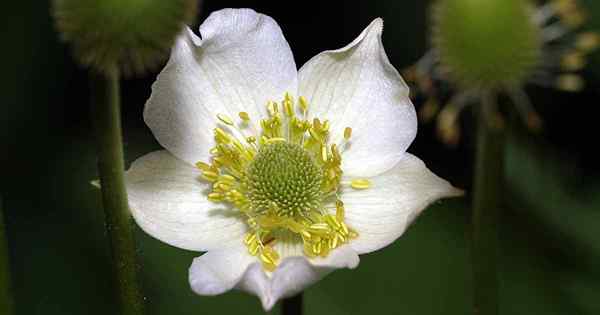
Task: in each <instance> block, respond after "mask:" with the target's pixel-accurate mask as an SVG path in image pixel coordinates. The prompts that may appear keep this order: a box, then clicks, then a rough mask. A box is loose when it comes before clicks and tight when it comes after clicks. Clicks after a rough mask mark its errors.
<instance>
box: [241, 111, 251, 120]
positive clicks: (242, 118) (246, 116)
mask: <svg viewBox="0 0 600 315" xmlns="http://www.w3.org/2000/svg"><path fill="white" fill-rule="evenodd" d="M238 116H239V117H240V119H241V120H243V121H244V122H248V121H250V115H248V113H246V112H240V113H239V114H238Z"/></svg>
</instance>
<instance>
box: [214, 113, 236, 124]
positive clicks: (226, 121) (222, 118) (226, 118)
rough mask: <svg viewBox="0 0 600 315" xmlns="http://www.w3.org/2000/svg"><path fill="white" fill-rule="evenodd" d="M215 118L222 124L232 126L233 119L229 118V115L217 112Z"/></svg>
mask: <svg viewBox="0 0 600 315" xmlns="http://www.w3.org/2000/svg"><path fill="white" fill-rule="evenodd" d="M217 118H218V119H219V120H220V121H221V122H222V123H224V124H226V125H229V126H233V120H231V118H229V116H227V115H223V114H217Z"/></svg>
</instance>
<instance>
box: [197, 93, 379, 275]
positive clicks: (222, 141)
mask: <svg viewBox="0 0 600 315" xmlns="http://www.w3.org/2000/svg"><path fill="white" fill-rule="evenodd" d="M307 109H308V102H307V101H306V99H305V98H303V97H300V98H299V99H298V102H297V103H296V102H295V100H294V99H293V98H292V97H291V96H290V95H289V94H287V93H286V95H285V97H284V99H283V100H282V101H281V103H277V102H273V101H269V102H268V103H267V112H268V117H266V118H264V119H261V120H260V123H259V126H260V132H259V133H255V134H253V135H249V136H245V137H244V138H238V137H237V136H234V134H233V133H232V132H231V131H232V130H237V131H238V132H237V133H238V134H242V133H244V132H248V131H252V130H251V129H254V127H253V125H254V123H253V121H252V120H251V119H250V115H249V114H248V113H246V112H240V113H239V114H238V116H239V118H240V119H241V121H240V122H238V123H236V122H235V121H234V120H233V119H232V118H230V117H229V116H227V115H223V114H219V115H217V119H218V120H219V121H220V123H221V126H220V127H217V128H215V129H214V132H215V143H216V146H215V147H214V148H212V149H211V150H210V153H211V156H212V158H211V161H210V164H209V163H205V162H198V163H197V164H196V165H197V167H198V168H199V169H200V170H202V177H203V178H204V179H205V180H207V181H208V182H211V183H212V190H211V192H209V193H208V196H207V198H208V200H210V201H212V202H216V203H221V202H223V203H228V204H230V205H232V206H233V207H235V208H237V209H238V210H239V211H240V213H241V214H243V215H244V216H245V217H246V222H247V224H248V233H247V234H246V236H245V238H244V244H245V245H246V246H247V247H248V253H250V255H253V256H256V257H257V258H258V259H259V260H260V261H261V262H262V265H263V268H264V269H265V270H267V271H273V270H275V268H277V265H278V264H279V261H280V258H281V257H280V255H279V250H278V249H277V248H278V246H279V245H278V244H279V243H282V244H286V243H287V242H288V241H289V240H290V239H292V240H294V241H295V243H296V244H298V245H301V246H302V247H303V249H302V250H303V253H304V255H306V256H307V257H310V258H313V257H326V256H327V255H328V254H329V253H330V252H331V251H332V250H335V249H336V248H338V247H339V246H342V245H343V244H346V243H348V242H349V241H350V240H352V239H354V238H356V237H357V236H358V233H357V232H356V231H355V230H353V229H352V228H351V227H349V226H347V225H346V223H345V222H344V220H345V219H344V217H345V210H344V203H343V202H342V200H340V194H339V192H340V187H341V185H342V169H341V165H342V156H341V152H340V149H339V148H338V144H336V143H334V144H329V143H328V137H329V127H330V124H329V121H327V120H325V121H321V120H319V119H318V118H313V119H312V121H311V120H309V119H308V118H307ZM351 135H352V129H351V128H349V127H347V128H346V129H345V130H344V142H342V143H340V145H342V146H343V145H345V144H346V142H348V141H349V139H350V137H351ZM346 185H348V186H350V187H352V188H353V189H368V188H369V187H370V182H369V181H368V180H366V179H354V180H352V181H351V182H350V183H346ZM281 246H287V245H281Z"/></svg>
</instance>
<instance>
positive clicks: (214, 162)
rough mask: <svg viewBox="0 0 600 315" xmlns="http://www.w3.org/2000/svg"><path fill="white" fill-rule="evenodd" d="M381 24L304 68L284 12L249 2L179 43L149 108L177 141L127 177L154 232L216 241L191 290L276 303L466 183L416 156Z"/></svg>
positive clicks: (174, 239)
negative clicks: (279, 17)
mask: <svg viewBox="0 0 600 315" xmlns="http://www.w3.org/2000/svg"><path fill="white" fill-rule="evenodd" d="M382 28H383V22H382V20H381V19H375V20H374V21H373V22H372V23H371V24H370V25H369V26H367V28H366V29H365V30H364V31H363V32H362V33H361V34H360V35H359V36H358V37H357V38H356V39H355V40H354V41H352V42H351V43H350V44H349V45H347V46H345V47H343V48H341V49H337V50H331V51H325V52H323V53H321V54H319V55H317V56H316V57H314V58H312V59H311V60H310V61H308V62H307V63H306V64H305V65H304V66H303V67H302V68H301V69H300V70H297V69H296V64H295V62H294V59H293V56H292V52H291V50H290V47H289V45H288V43H287V42H286V40H285V38H284V37H283V34H282V32H281V29H280V28H279V26H278V25H277V23H276V22H275V21H274V20H273V19H272V18H270V17H268V16H266V15H262V14H258V13H256V12H254V11H252V10H249V9H226V10H221V11H217V12H214V13H212V14H211V15H210V16H209V17H208V18H207V20H206V21H205V22H204V23H203V24H202V25H201V26H200V35H201V37H198V36H196V35H195V34H194V33H193V32H192V31H191V30H189V29H186V30H185V31H184V32H183V34H181V36H180V37H179V38H178V40H177V41H176V44H175V46H174V47H173V49H172V53H171V58H170V60H169V62H168V63H167V65H166V67H165V68H164V70H162V72H161V73H160V74H159V76H158V79H157V80H156V82H155V83H154V85H153V87H152V95H151V96H150V99H149V100H148V102H147V103H146V107H145V110H144V119H145V121H146V123H147V125H148V126H149V127H150V129H151V130H152V132H153V134H154V136H155V137H156V139H157V140H158V142H159V143H160V144H161V145H162V146H163V147H164V148H165V149H166V150H164V151H157V152H153V153H149V154H148V155H146V156H143V157H141V158H140V159H138V160H137V161H135V162H134V163H133V164H132V165H131V168H130V169H129V171H128V172H127V176H126V177H127V178H126V181H127V189H128V194H129V203H130V208H131V212H132V214H133V217H134V218H135V220H136V222H137V223H138V224H139V226H140V227H141V228H142V229H143V230H144V231H145V232H147V233H148V234H150V235H152V236H153V237H155V238H157V239H159V240H161V241H163V242H165V243H168V244H170V245H172V246H175V247H179V248H183V249H187V250H192V251H199V252H206V253H205V254H203V255H202V256H200V257H198V258H196V259H194V261H193V263H192V265H191V267H190V269H189V281H190V285H191V288H192V290H193V291H194V292H196V293H198V294H201V295H216V294H221V293H224V292H226V291H228V290H230V289H233V288H238V289H241V290H244V291H247V292H250V293H253V294H255V295H257V296H258V297H260V299H261V301H262V305H263V307H264V308H265V309H267V310H268V309H271V308H272V307H273V305H274V304H275V303H276V302H277V301H278V300H279V299H280V298H283V297H288V296H291V295H294V294H296V293H298V292H300V291H301V290H303V289H304V288H306V287H307V286H309V285H311V284H313V283H315V282H316V281H318V280H319V279H321V278H322V277H323V276H324V275H326V274H327V273H329V272H331V271H333V270H335V269H338V268H355V267H356V266H357V265H358V263H359V256H358V255H360V254H366V253H370V252H373V251H376V250H379V249H381V248H383V247H385V246H387V245H389V244H390V243H392V242H393V241H394V240H396V239H397V238H398V237H399V236H400V235H401V234H402V233H403V232H404V231H405V230H406V228H407V226H408V225H409V224H410V223H411V222H412V221H413V220H414V219H415V218H416V217H417V215H418V214H419V213H420V212H421V211H422V210H423V209H424V208H425V207H427V205H428V204H430V203H431V202H433V201H435V200H437V199H440V198H443V197H451V196H457V195H459V194H460V193H461V192H460V191H459V190H457V189H455V188H453V187H452V186H451V185H450V184H449V183H448V182H446V181H445V180H443V179H441V178H439V177H437V176H436V175H435V174H433V173H432V172H431V171H429V170H428V169H427V168H426V166H425V165H424V164H423V162H422V161H421V160H419V159H418V158H417V157H415V156H414V155H411V154H409V153H407V152H406V149H407V148H408V146H409V145H410V143H411V142H412V141H413V139H414V137H415V134H416V131H417V119H416V114H415V110H414V107H413V105H412V103H411V101H410V100H409V98H408V94H409V91H408V87H407V85H406V84H405V83H404V81H403V79H402V78H401V76H400V75H399V73H398V71H396V69H395V68H394V67H393V66H392V65H391V64H390V62H389V60H388V58H387V56H386V54H385V51H384V49H383V45H382V40H381V33H382Z"/></svg>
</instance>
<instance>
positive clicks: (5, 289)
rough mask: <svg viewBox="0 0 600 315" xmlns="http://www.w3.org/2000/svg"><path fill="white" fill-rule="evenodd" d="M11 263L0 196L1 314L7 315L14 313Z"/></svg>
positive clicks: (0, 197)
mask: <svg viewBox="0 0 600 315" xmlns="http://www.w3.org/2000/svg"><path fill="white" fill-rule="evenodd" d="M9 263H10V260H9V257H8V239H7V237H6V226H5V225H4V211H3V204H2V196H0V314H5V315H12V314H13V312H14V300H13V296H12V292H11V278H10V264H9Z"/></svg>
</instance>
